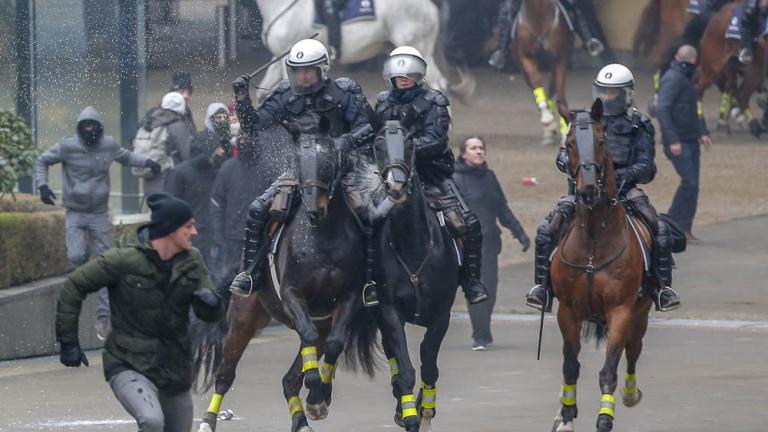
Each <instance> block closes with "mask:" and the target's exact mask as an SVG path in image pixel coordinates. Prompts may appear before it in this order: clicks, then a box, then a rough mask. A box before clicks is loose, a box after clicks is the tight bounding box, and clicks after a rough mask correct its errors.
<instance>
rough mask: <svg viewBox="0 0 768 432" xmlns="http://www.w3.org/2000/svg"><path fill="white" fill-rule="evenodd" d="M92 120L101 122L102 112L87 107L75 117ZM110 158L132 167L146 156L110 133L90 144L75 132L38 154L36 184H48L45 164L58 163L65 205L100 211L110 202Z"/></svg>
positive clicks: (68, 207)
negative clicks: (121, 143)
mask: <svg viewBox="0 0 768 432" xmlns="http://www.w3.org/2000/svg"><path fill="white" fill-rule="evenodd" d="M84 120H95V121H97V122H99V123H100V124H102V127H103V121H102V119H101V114H99V112H98V111H96V109H95V108H93V107H88V108H86V109H84V110H83V112H81V113H80V115H79V116H78V117H77V124H78V125H79V124H80V122H82V121H84ZM112 161H117V162H120V163H121V164H123V165H128V166H132V167H143V166H144V164H145V163H146V162H147V158H145V157H143V156H139V155H136V154H133V153H131V152H129V151H128V150H126V149H124V148H122V147H120V144H118V143H117V141H115V140H114V138H112V137H111V136H109V135H104V136H103V137H102V138H101V139H100V140H99V142H98V143H97V144H96V145H94V146H92V147H90V146H86V145H85V143H84V142H83V140H82V139H81V138H80V137H79V136H78V135H77V134H75V135H74V136H69V137H64V138H62V139H61V140H60V141H59V142H58V143H56V144H55V145H54V146H53V147H51V148H49V149H48V150H47V151H46V152H45V153H43V154H42V155H40V156H39V157H38V158H37V163H36V164H35V176H36V178H37V185H38V186H42V185H47V184H48V166H50V165H53V164H56V163H61V164H62V165H63V169H62V172H63V177H64V186H63V188H64V201H63V203H64V207H65V208H67V209H68V210H74V211H77V212H83V213H103V212H105V211H107V207H108V204H109V191H110V181H109V166H110V165H111V164H112Z"/></svg>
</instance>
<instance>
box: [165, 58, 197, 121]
mask: <svg viewBox="0 0 768 432" xmlns="http://www.w3.org/2000/svg"><path fill="white" fill-rule="evenodd" d="M170 91H172V92H177V93H179V94H180V95H182V96H183V97H184V102H185V111H184V114H183V117H184V123H185V124H186V125H187V128H189V130H190V131H192V133H195V131H196V130H197V126H195V119H194V117H192V107H191V102H192V93H193V92H194V91H195V89H194V87H192V75H190V73H189V72H177V73H175V74H173V79H172V80H171V89H170Z"/></svg>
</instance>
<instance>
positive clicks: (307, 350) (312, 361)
mask: <svg viewBox="0 0 768 432" xmlns="http://www.w3.org/2000/svg"><path fill="white" fill-rule="evenodd" d="M301 361H302V362H303V365H302V366H301V373H305V372H307V371H309V370H311V369H317V348H315V347H313V346H308V347H304V348H302V349H301Z"/></svg>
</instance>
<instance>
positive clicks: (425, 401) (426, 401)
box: [421, 383, 437, 409]
mask: <svg viewBox="0 0 768 432" xmlns="http://www.w3.org/2000/svg"><path fill="white" fill-rule="evenodd" d="M436 405H437V387H435V386H431V385H427V384H424V383H421V407H422V408H424V409H435V406H436Z"/></svg>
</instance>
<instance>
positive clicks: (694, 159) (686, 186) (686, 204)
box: [664, 142, 701, 233]
mask: <svg viewBox="0 0 768 432" xmlns="http://www.w3.org/2000/svg"><path fill="white" fill-rule="evenodd" d="M682 147H683V149H682V153H681V154H680V156H675V155H673V154H672V152H670V151H669V146H664V154H665V155H666V156H667V158H668V159H669V160H670V161H672V165H674V167H675V171H677V174H678V175H679V176H680V185H679V186H678V187H677V192H675V198H674V199H673V200H672V205H671V206H670V207H669V211H668V212H667V213H668V214H669V216H670V217H672V219H674V221H675V222H677V224H678V225H679V226H680V228H682V229H683V231H685V232H687V233H689V232H691V227H692V226H693V217H694V216H695V215H696V206H697V203H698V200H699V166H700V159H701V148H700V147H699V143H698V142H696V143H685V142H684V143H682Z"/></svg>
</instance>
